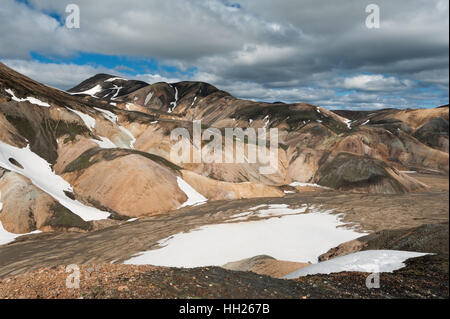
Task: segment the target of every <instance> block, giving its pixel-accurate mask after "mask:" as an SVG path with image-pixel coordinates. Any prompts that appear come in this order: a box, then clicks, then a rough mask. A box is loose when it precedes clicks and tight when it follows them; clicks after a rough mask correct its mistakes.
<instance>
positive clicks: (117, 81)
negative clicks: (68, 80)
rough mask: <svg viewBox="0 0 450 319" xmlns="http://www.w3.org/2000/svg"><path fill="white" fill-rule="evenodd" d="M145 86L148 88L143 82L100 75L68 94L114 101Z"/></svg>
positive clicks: (82, 83) (72, 89)
mask: <svg viewBox="0 0 450 319" xmlns="http://www.w3.org/2000/svg"><path fill="white" fill-rule="evenodd" d="M145 86H148V83H146V82H144V81H139V80H127V79H124V78H122V77H119V76H114V75H110V74H104V73H100V74H97V75H94V76H93V77H91V78H89V79H87V80H85V81H83V82H81V83H80V84H78V85H77V86H75V87H73V88H71V89H70V90H68V92H70V93H72V94H80V95H90V96H93V97H97V98H103V99H110V100H115V99H117V98H118V97H120V96H124V95H127V94H129V93H131V92H134V91H136V90H139V89H140V88H143V87H145Z"/></svg>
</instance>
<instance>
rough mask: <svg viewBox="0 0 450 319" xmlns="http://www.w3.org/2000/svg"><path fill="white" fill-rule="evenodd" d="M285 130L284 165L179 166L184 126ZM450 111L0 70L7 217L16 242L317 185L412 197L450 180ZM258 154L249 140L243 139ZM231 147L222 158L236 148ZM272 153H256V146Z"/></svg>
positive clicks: (2, 190) (1, 194) (1, 169)
mask: <svg viewBox="0 0 450 319" xmlns="http://www.w3.org/2000/svg"><path fill="white" fill-rule="evenodd" d="M194 120H201V123H202V126H204V127H212V128H217V129H219V130H224V129H225V128H228V127H232V128H238V127H240V128H244V129H245V128H249V127H251V128H267V129H269V128H277V129H278V132H279V133H278V136H279V143H278V165H277V170H276V171H275V172H274V173H272V174H268V175H264V174H261V173H260V170H259V168H260V167H261V166H262V165H263V164H262V163H259V162H256V163H248V162H245V163H230V164H221V163H184V164H183V163H181V164H180V163H173V162H171V161H170V156H169V155H170V150H171V148H172V147H173V145H174V143H175V142H174V141H173V140H172V139H171V136H170V135H171V132H172V130H173V129H175V128H180V127H181V128H186V129H187V130H192V121H194ZM448 123H449V108H448V105H444V106H440V107H436V108H431V109H403V110H399V109H382V110H373V111H348V110H334V111H330V110H327V109H325V108H322V107H320V106H316V105H311V104H308V103H294V104H285V103H282V102H276V103H267V102H258V101H249V100H243V99H239V98H236V97H234V96H232V95H231V94H229V93H227V92H225V91H222V90H220V89H218V88H216V87H215V86H213V85H211V84H208V83H203V82H187V81H185V82H177V83H165V82H159V83H153V84H148V83H145V82H143V81H136V80H128V79H124V78H121V77H117V76H115V75H108V74H97V75H95V76H93V77H91V78H89V79H87V80H85V81H83V82H82V83H80V84H79V85H77V86H75V87H74V88H72V89H70V90H68V91H67V92H65V91H61V90H59V89H55V88H51V87H48V86H45V85H43V84H41V83H38V82H36V81H34V80H32V79H30V78H28V77H26V76H24V75H22V74H20V73H18V72H16V71H14V70H12V69H10V68H9V67H7V66H6V65H4V64H1V63H0V202H1V213H0V221H1V224H2V225H3V226H2V227H3V228H4V229H5V230H6V231H7V232H9V233H12V234H24V233H29V232H32V231H36V230H39V231H43V232H47V231H78V232H79V231H82V232H86V231H92V230H96V229H100V228H104V227H107V226H110V225H114V223H116V222H117V221H121V220H126V219H130V218H137V217H144V216H153V215H157V214H163V213H168V212H171V211H173V210H176V209H178V208H181V207H184V206H187V205H198V204H201V203H204V202H206V201H220V200H235V199H242V198H257V197H284V196H286V194H289V193H292V192H308V191H309V190H311V189H314V188H317V187H324V188H331V189H334V190H337V191H342V192H344V193H345V192H351V193H363V194H364V193H373V194H403V193H408V192H415V191H419V190H425V189H427V188H428V187H429V186H428V185H427V184H426V183H424V182H423V181H419V180H417V179H415V178H414V175H413V174H411V173H412V172H421V173H433V174H442V175H448V172H449V157H448V154H449V127H448V125H449V124H448ZM235 143H237V144H238V143H241V144H243V147H244V149H248V143H249V142H248V141H246V140H236V141H235ZM223 144H224V147H225V148H224V152H225V153H226V152H232V151H233V150H232V149H229V148H228V149H227V146H226V144H225V143H223ZM260 147H263V148H264V146H258V148H260Z"/></svg>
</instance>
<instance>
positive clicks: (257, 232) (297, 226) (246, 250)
mask: <svg viewBox="0 0 450 319" xmlns="http://www.w3.org/2000/svg"><path fill="white" fill-rule="evenodd" d="M269 209H270V208H269ZM273 209H279V208H273ZM340 225H344V223H342V222H341V221H340V220H339V217H338V216H336V215H332V214H327V213H325V212H319V211H314V212H312V213H307V214H296V215H284V216H281V217H273V218H269V219H263V220H258V221H243V222H236V223H223V224H216V225H206V226H202V227H200V228H197V229H194V230H192V231H190V232H188V233H179V234H176V235H173V236H171V237H169V238H166V239H163V240H161V241H160V242H159V244H160V246H162V248H159V249H155V250H150V251H146V252H143V253H141V254H140V255H138V256H135V257H132V258H131V259H129V260H127V261H125V262H124V263H125V264H135V265H143V264H151V265H160V266H171V267H202V266H211V265H214V266H221V265H224V264H226V263H228V262H231V261H237V260H242V259H245V258H249V257H254V256H257V255H269V256H272V257H274V258H277V259H280V260H289V261H296V262H307V261H311V262H317V258H318V256H320V255H321V254H323V253H325V252H327V251H328V250H329V249H330V248H333V247H336V246H337V245H339V244H341V243H343V242H346V241H349V240H352V239H355V238H357V237H360V236H361V233H357V232H355V231H354V230H351V229H346V228H343V227H337V226H340Z"/></svg>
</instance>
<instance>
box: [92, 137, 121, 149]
mask: <svg viewBox="0 0 450 319" xmlns="http://www.w3.org/2000/svg"><path fill="white" fill-rule="evenodd" d="M98 137H99V138H100V141H99V140H96V139H91V141H94V142H95V143H97V144H98V146H100V147H101V148H117V145H116V144H114V143H113V142H112V141H111V140H110V139H109V138H107V137H103V136H100V135H99V136H98Z"/></svg>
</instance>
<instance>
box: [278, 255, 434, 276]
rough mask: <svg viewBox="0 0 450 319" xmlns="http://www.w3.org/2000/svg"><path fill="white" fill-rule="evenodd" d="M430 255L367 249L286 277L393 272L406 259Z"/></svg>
mask: <svg viewBox="0 0 450 319" xmlns="http://www.w3.org/2000/svg"><path fill="white" fill-rule="evenodd" d="M425 255H428V254H426V253H416V252H410V251H400V250H365V251H359V252H356V253H353V254H349V255H346V256H341V257H336V258H333V259H330V260H327V261H324V262H321V263H318V264H315V265H311V266H308V267H305V268H302V269H299V270H297V271H294V272H292V273H290V274H289V275H287V276H286V277H285V278H286V279H293V278H298V277H301V276H307V275H314V274H330V273H336V272H342V271H360V272H393V271H394V270H397V269H400V268H403V267H404V266H405V264H404V263H403V262H404V261H405V260H407V259H409V258H414V257H420V256H425Z"/></svg>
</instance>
